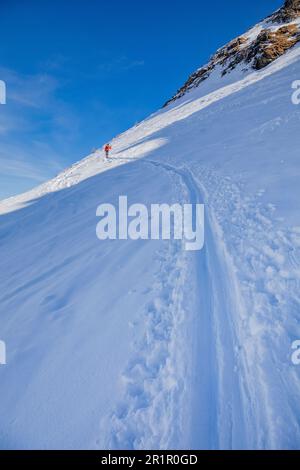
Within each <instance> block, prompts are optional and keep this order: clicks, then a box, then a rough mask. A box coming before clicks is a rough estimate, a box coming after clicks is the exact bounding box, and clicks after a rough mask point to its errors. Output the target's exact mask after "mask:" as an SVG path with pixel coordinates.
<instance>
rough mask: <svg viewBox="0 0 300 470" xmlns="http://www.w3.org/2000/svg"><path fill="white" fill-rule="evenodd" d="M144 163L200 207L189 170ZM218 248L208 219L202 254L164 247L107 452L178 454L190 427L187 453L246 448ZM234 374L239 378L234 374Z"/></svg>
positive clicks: (230, 303) (244, 391)
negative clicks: (191, 303)
mask: <svg viewBox="0 0 300 470" xmlns="http://www.w3.org/2000/svg"><path fill="white" fill-rule="evenodd" d="M142 163H143V164H150V165H155V166H157V167H158V168H162V169H163V170H165V171H167V172H170V173H172V174H173V180H174V183H175V179H177V180H178V179H179V181H180V185H181V189H182V191H184V192H185V193H186V194H187V199H188V202H189V203H193V204H195V203H201V201H202V195H201V191H200V189H199V185H198V184H197V182H196V180H195V178H194V177H193V174H192V173H191V172H190V171H189V170H188V169H187V167H180V168H177V167H173V166H171V165H168V164H165V163H161V162H158V161H153V160H145V161H142ZM174 176H175V178H174ZM218 242H219V240H218V241H217V240H216V234H215V233H213V230H212V228H211V221H210V218H209V217H208V215H207V216H206V238H205V248H204V249H203V250H202V251H200V252H196V253H194V254H191V253H189V254H187V253H186V252H184V251H183V246H182V243H178V242H176V243H169V244H168V245H169V246H168V248H167V249H165V252H164V254H163V256H162V258H161V260H160V269H159V272H158V280H157V285H156V286H154V288H153V299H152V301H151V302H150V304H149V305H148V306H147V309H146V312H145V320H146V326H145V333H144V337H143V338H142V339H141V341H140V342H139V343H138V344H136V345H135V351H134V352H133V357H132V359H131V360H130V362H129V364H128V367H127V369H126V371H124V373H123V383H124V399H123V401H122V402H121V403H120V404H119V405H118V406H117V407H116V409H115V410H114V411H113V412H112V414H111V415H110V417H109V421H110V423H111V424H110V425H109V426H110V432H109V435H108V436H107V438H106V444H107V446H108V447H109V448H115V449H122V448H123V449H124V448H127V449H143V448H147V449H170V448H180V446H181V447H182V442H183V439H184V432H186V433H187V430H186V424H185V423H189V425H190V427H191V428H192V429H190V436H193V437H191V438H190V441H189V442H188V443H187V445H185V446H184V447H185V448H186V447H189V448H194V449H195V448H197V449H232V448H235V449H239V448H240V449H243V448H247V446H249V441H250V437H249V436H248V435H247V433H246V429H247V426H246V420H247V421H248V422H249V421H251V422H253V416H252V415H251V412H248V414H247V416H245V415H244V409H245V407H244V404H245V401H246V400H248V401H251V400H250V395H249V392H248V384H247V377H246V372H245V368H244V365H243V364H241V363H240V358H239V355H238V352H239V349H240V346H239V341H238V338H237V332H236V329H235V323H234V321H233V319H232V317H234V316H235V315H237V314H238V306H237V305H236V297H237V296H236V295H232V292H231V291H232V290H233V289H232V285H231V284H229V282H227V283H224V279H228V280H229V279H231V276H232V273H229V272H228V269H229V268H228V266H227V265H226V263H225V257H224V256H223V255H224V253H222V252H221V251H220V249H219V247H218ZM191 263H192V264H194V265H195V273H196V278H195V279H193V280H190V279H189V280H188V272H189V271H190V266H191ZM187 280H188V282H192V283H193V284H192V287H193V289H194V290H195V291H196V298H197V301H196V308H194V313H193V318H192V321H191V325H192V328H193V329H194V330H195V325H197V329H196V330H197V331H196V333H195V335H196V340H195V348H194V356H193V364H192V365H190V367H191V368H192V370H193V373H192V374H191V375H188V376H186V370H187V369H188V367H189V364H188V362H189V361H190V360H191V358H190V356H189V352H188V348H189V346H188V345H187V344H184V341H183V339H185V340H187V338H188V335H187V336H186V335H184V334H182V330H183V329H184V327H185V322H186V323H188V321H187V319H186V318H185V316H186V312H185V304H186V300H187V295H188V293H187V292H186V291H185V289H186V284H187ZM189 287H190V288H191V286H189ZM238 371H239V372H241V371H244V373H243V374H241V376H239V375H238ZM187 377H188V378H187ZM187 380H188V381H189V383H186V382H187ZM187 397H189V399H190V402H189V404H187V403H186V400H187ZM248 409H250V410H251V406H250V407H249V406H248ZM248 424H249V423H248ZM251 424H252V423H251ZM248 428H249V426H248ZM250 429H251V426H250ZM252 429H253V424H252ZM195 435H196V436H197V437H196V438H195ZM184 447H183V448H184Z"/></svg>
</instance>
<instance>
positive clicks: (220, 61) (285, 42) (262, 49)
mask: <svg viewBox="0 0 300 470" xmlns="http://www.w3.org/2000/svg"><path fill="white" fill-rule="evenodd" d="M299 17H300V0H286V1H285V3H284V5H283V7H282V8H281V9H280V10H278V11H277V12H275V13H274V14H273V15H272V16H270V17H268V18H267V19H266V21H265V23H266V25H268V24H270V26H272V29H271V28H270V29H268V28H267V27H266V28H265V29H263V30H262V31H261V32H260V33H259V34H258V36H257V37H256V38H255V39H254V40H253V41H252V42H250V41H248V39H247V38H246V37H244V36H240V37H238V38H236V39H234V40H233V41H231V42H229V43H228V44H227V45H226V46H224V47H222V48H221V49H219V50H218V51H217V52H216V54H214V55H213V57H212V58H211V59H210V61H209V63H208V64H207V65H205V66H204V67H202V68H200V69H199V70H197V71H196V72H195V73H193V74H192V75H191V76H190V78H189V79H188V80H187V82H186V83H185V84H184V85H183V87H182V88H180V89H179V90H178V92H177V93H176V95H175V96H174V98H172V99H171V100H169V101H168V102H167V103H166V104H165V106H166V105H167V104H168V103H170V101H173V100H176V99H178V98H180V97H181V96H183V95H184V94H185V93H186V92H187V91H189V90H190V89H192V88H195V87H197V86H199V84H200V83H202V82H203V81H204V80H206V79H207V78H208V77H209V76H210V74H211V72H212V71H213V70H214V69H215V68H216V67H217V66H220V67H221V69H222V71H221V75H222V76H224V75H226V74H227V73H229V72H231V71H232V70H234V69H235V68H236V67H237V65H238V64H241V63H244V64H245V69H249V68H250V67H251V68H253V69H254V70H260V69H262V68H264V67H266V66H267V65H269V64H270V63H271V62H273V61H274V60H276V59H277V58H278V57H280V56H282V55H283V54H284V53H285V52H286V51H287V50H288V49H290V48H291V47H293V46H294V45H295V44H296V43H298V42H299V41H300V29H299V26H298V25H297V24H295V23H292V24H291V23H290V22H291V21H292V20H294V19H295V18H299ZM276 22H277V23H285V24H284V25H282V26H281V27H278V29H275V30H274V28H273V23H276Z"/></svg>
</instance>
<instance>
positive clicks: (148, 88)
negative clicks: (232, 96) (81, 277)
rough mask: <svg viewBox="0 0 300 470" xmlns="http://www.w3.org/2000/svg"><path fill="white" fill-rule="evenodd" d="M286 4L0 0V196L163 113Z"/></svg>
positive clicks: (268, 0)
mask: <svg viewBox="0 0 300 470" xmlns="http://www.w3.org/2000/svg"><path fill="white" fill-rule="evenodd" d="M282 3H283V0H263V1H262V0H252V1H251V2H245V1H242V0H227V1H224V0H215V1H211V2H208V1H206V0H205V1H204V0H203V1H201V0H185V1H184V2H183V1H179V0H172V1H171V0H152V1H151V2H150V1H147V0H144V1H143V2H142V1H141V0H126V1H125V0H110V1H108V0H105V1H104V0H73V1H72V2H71V1H70V0H42V1H41V0H0V80H4V81H5V82H6V85H7V104H6V105H0V199H3V198H4V197H8V196H11V195H14V194H17V193H20V192H23V191H25V190H27V189H30V188H31V187H33V186H36V185H37V184H39V183H41V182H42V181H44V180H47V179H49V178H51V177H53V176H55V174H57V173H58V172H59V171H60V170H62V169H63V168H65V167H66V166H69V165H70V164H71V163H73V162H75V161H78V160H80V159H81V158H83V157H84V156H85V155H87V154H88V153H89V152H90V151H91V149H92V148H98V147H100V146H102V145H103V144H104V143H105V142H106V141H108V140H110V139H111V138H112V137H114V136H115V135H116V134H118V133H120V132H122V131H124V130H126V129H127V128H128V127H130V126H131V125H133V124H134V123H135V122H137V121H139V120H141V119H143V118H144V117H146V116H147V115H148V114H150V113H151V112H153V111H155V110H156V109H157V108H159V107H160V106H161V105H162V104H163V103H164V102H165V101H166V100H167V99H168V98H169V97H170V96H171V95H172V94H174V92H175V91H176V90H177V89H178V88H179V87H180V86H181V85H182V84H183V82H184V81H185V80H186V79H187V77H188V76H189V74H190V73H191V72H193V71H194V70H195V69H196V68H197V67H199V66H200V65H201V64H203V63H205V62H206V61H207V59H208V58H209V56H210V55H211V54H212V53H213V52H215V50H216V49H217V48H218V47H220V46H222V45H223V44H224V43H226V42H227V41H229V40H230V39H232V38H233V37H235V36H237V35H238V34H241V33H243V32H244V31H245V30H247V29H248V28H249V27H251V26H252V25H253V24H255V23H256V22H258V21H259V20H260V19H262V18H263V17H265V16H266V15H267V14H269V13H271V12H272V11H273V10H275V9H276V8H278V7H279V6H281V4H282Z"/></svg>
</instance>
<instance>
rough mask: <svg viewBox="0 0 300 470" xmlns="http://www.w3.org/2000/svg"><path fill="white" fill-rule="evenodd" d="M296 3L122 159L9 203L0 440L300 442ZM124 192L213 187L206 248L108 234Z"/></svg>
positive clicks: (172, 445) (0, 315) (191, 86)
mask: <svg viewBox="0 0 300 470" xmlns="http://www.w3.org/2000/svg"><path fill="white" fill-rule="evenodd" d="M299 18H300V17H299V1H293V2H291V1H287V2H285V6H284V8H283V9H281V10H279V11H277V12H276V13H275V14H274V15H272V16H271V17H269V18H268V19H266V20H265V21H263V22H261V23H260V24H258V25H257V26H256V27H254V28H253V29H252V30H251V31H249V32H248V33H246V34H245V35H243V36H242V37H240V38H238V39H237V40H235V41H233V42H232V43H230V45H227V46H225V48H223V49H221V50H220V51H218V52H217V53H216V55H215V56H214V57H213V58H212V60H211V62H209V65H208V66H206V67H205V68H204V69H199V71H197V72H196V74H194V75H193V78H192V79H190V80H189V82H188V84H186V85H185V86H184V88H182V89H181V90H180V92H179V93H178V94H177V95H176V96H175V98H176V99H173V100H172V101H171V102H169V104H168V105H167V106H166V107H164V108H163V109H162V110H159V111H158V112H157V113H155V114H154V115H152V116H150V117H149V118H148V119H146V120H145V121H143V122H141V123H140V124H138V125H137V126H135V127H133V128H132V129H130V130H128V131H127V132H125V133H124V134H122V135H120V136H118V137H116V138H115V139H114V141H113V142H112V147H113V151H112V155H111V161H110V162H106V161H105V160H104V157H103V155H102V152H101V151H98V152H95V153H94V154H92V155H90V156H88V157H87V158H85V159H84V160H82V161H81V162H79V163H78V164H75V165H73V166H72V167H71V168H69V169H67V170H66V171H64V172H63V173H62V174H60V175H58V176H57V177H56V178H55V179H54V180H52V181H49V182H47V183H45V184H43V185H41V186H40V187H38V188H36V189H34V190H32V191H30V192H28V193H26V194H23V195H21V196H18V197H14V198H11V199H8V200H6V201H3V202H2V203H0V210H1V216H0V259H1V268H2V269H1V274H0V276H1V277H0V284H1V292H0V305H1V310H0V340H2V341H5V343H6V350H7V361H6V362H7V364H6V365H0V384H1V400H0V448H3V449H9V448H18V449H29V448H39V449H46V448H52V449H53V448H63V449H70V448H80V449H82V448H87V449H91V448H93V449H97V448H98V449H99V448H110V449H177V448H183V449H203V448H204V449H232V448H233V449H254V448H255V449H265V448H267V449H279V448H282V449H296V448H299V447H300V401H299V396H300V368H299V367H300V366H296V365H295V364H293V362H292V360H291V356H292V343H293V342H294V341H295V340H297V339H300V297H299V285H300V284H299V283H300V213H299V197H300V189H299V176H300V165H299V144H300V138H299V135H300V133H299V126H300V107H299V106H297V105H295V104H293V103H292V99H291V97H292V93H293V92H295V90H293V89H292V83H293V82H294V81H295V80H300V45H299V44H297V41H298V40H299ZM282 28H285V29H284V31H283V30H282ZM241 38H243V39H241ZM274 41H275V43H276V44H274ZM277 41H279V42H280V47H279V45H278V44H277ZM282 42H283V43H284V46H283V45H282ZM287 43H288V45H290V46H291V47H286V45H287ZM262 44H263V46H262ZM279 49H280V53H277V52H276V54H275V55H273V52H274V50H276V51H279ZM270 50H272V51H273V52H272V60H270V61H269V60H267V62H266V57H267V56H268V57H269V56H270ZM258 64H260V65H259V66H258ZM202 70H206V72H205V73H204V74H203V73H202V72H201V71H202ZM204 75H205V78H206V79H205V80H203V77H204ZM119 195H127V196H128V200H129V202H130V203H135V202H138V203H143V204H146V205H149V204H151V203H175V202H179V203H184V202H192V203H197V202H204V204H205V206H206V229H205V231H206V233H205V247H204V249H203V250H202V251H199V252H187V251H185V250H184V249H183V245H182V243H181V242H180V241H178V240H177V241H176V240H174V241H162V240H155V241H150V240H139V241H133V240H114V241H112V240H107V241H101V242H100V241H99V240H98V239H97V237H96V224H97V217H96V209H97V206H98V205H99V204H101V203H103V202H105V203H111V204H114V205H116V206H117V204H118V198H119Z"/></svg>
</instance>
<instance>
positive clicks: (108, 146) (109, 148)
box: [104, 144, 112, 158]
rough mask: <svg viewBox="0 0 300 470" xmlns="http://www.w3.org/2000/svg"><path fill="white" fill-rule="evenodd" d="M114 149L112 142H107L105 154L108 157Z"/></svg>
mask: <svg viewBox="0 0 300 470" xmlns="http://www.w3.org/2000/svg"><path fill="white" fill-rule="evenodd" d="M111 149H112V146H111V145H110V144H106V145H105V147H104V152H105V156H106V158H108V157H109V152H110V151H111Z"/></svg>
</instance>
